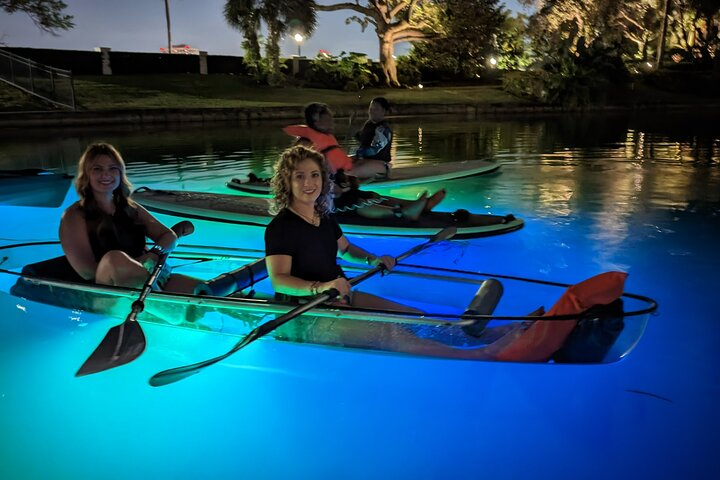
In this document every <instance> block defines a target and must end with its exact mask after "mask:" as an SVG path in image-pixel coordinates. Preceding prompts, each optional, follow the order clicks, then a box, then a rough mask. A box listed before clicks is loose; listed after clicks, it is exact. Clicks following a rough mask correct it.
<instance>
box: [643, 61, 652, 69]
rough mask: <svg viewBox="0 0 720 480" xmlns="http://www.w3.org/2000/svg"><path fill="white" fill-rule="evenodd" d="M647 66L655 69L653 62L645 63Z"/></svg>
mask: <svg viewBox="0 0 720 480" xmlns="http://www.w3.org/2000/svg"><path fill="white" fill-rule="evenodd" d="M645 65H646V66H647V67H648V68H653V64H652V62H645Z"/></svg>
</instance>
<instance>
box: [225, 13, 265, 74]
mask: <svg viewBox="0 0 720 480" xmlns="http://www.w3.org/2000/svg"><path fill="white" fill-rule="evenodd" d="M259 4H260V2H259V1H256V0H228V1H227V2H225V12H224V13H225V21H227V22H228V24H229V25H230V26H231V27H233V28H235V29H236V30H239V31H240V32H241V33H242V34H243V37H244V38H245V39H244V40H243V42H242V48H243V50H244V51H245V57H244V58H243V61H244V63H245V65H246V66H247V67H248V70H249V71H250V73H251V74H252V75H253V76H255V77H256V78H258V76H259V74H260V59H261V56H260V42H259V40H258V32H259V31H260V10H259Z"/></svg>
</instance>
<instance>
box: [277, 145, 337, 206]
mask: <svg viewBox="0 0 720 480" xmlns="http://www.w3.org/2000/svg"><path fill="white" fill-rule="evenodd" d="M307 159H310V160H313V161H314V162H315V163H317V165H318V167H320V175H321V176H322V190H321V191H320V196H319V197H318V198H317V200H316V201H315V211H316V212H317V213H318V215H320V216H325V215H328V214H329V213H330V211H331V210H332V195H331V193H330V187H331V183H330V174H329V171H328V166H327V163H326V162H325V157H324V156H323V155H322V154H321V153H318V152H316V151H315V150H313V149H311V148H308V147H304V146H302V145H297V146H295V147H292V148H288V149H287V150H285V151H284V152H283V153H282V155H280V158H279V159H278V161H277V162H276V163H275V173H274V175H273V177H272V180H271V181H270V187H271V188H272V193H273V199H272V201H271V203H270V213H271V214H272V215H277V214H278V213H279V212H280V211H281V210H282V209H284V208H288V207H289V206H290V203H291V202H292V174H293V172H294V171H295V169H296V168H297V165H298V164H299V163H300V162H302V161H303V160H307Z"/></svg>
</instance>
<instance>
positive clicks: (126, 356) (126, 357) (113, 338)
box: [75, 220, 194, 377]
mask: <svg viewBox="0 0 720 480" xmlns="http://www.w3.org/2000/svg"><path fill="white" fill-rule="evenodd" d="M172 230H173V231H174V232H175V234H176V235H177V236H178V237H182V236H185V235H189V234H191V233H192V232H193V231H194V227H193V225H192V223H190V222H188V221H187V220H185V221H182V222H180V223H178V224H176V225H175V226H173V227H172ZM168 255H169V253H168V252H164V253H163V254H162V255H160V257H159V258H158V262H157V264H156V265H155V268H153V270H152V272H151V273H150V276H149V277H148V279H147V280H146V281H145V284H144V285H143V287H142V290H141V291H140V296H139V297H138V298H137V300H135V301H134V302H133V303H132V307H131V310H130V313H129V314H128V315H127V317H125V321H124V322H123V323H121V324H119V325H116V326H114V327H112V328H111V329H110V330H108V333H107V334H106V335H105V338H103V339H102V341H101V342H100V344H99V345H98V346H97V348H96V349H95V351H93V353H92V354H90V356H89V357H88V359H87V360H85V363H83V364H82V366H81V367H80V369H79V370H78V371H77V373H75V376H76V377H82V376H84V375H90V374H93V373H99V372H103V371H105V370H109V369H111V368H115V367H119V366H120V365H125V364H126V363H129V362H131V361H133V360H135V359H136V358H137V357H139V356H140V355H141V354H142V353H143V352H144V351H145V345H146V344H147V342H146V340H145V333H144V332H143V330H142V327H141V326H140V324H139V323H138V321H137V317H138V315H140V313H142V311H143V310H144V309H145V299H146V298H147V296H148V295H149V294H150V292H151V291H152V288H153V285H155V282H156V281H157V279H158V277H159V276H160V272H162V269H163V268H164V267H165V262H166V261H167V258H168Z"/></svg>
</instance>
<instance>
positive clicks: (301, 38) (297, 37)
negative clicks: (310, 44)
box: [295, 33, 305, 57]
mask: <svg viewBox="0 0 720 480" xmlns="http://www.w3.org/2000/svg"><path fill="white" fill-rule="evenodd" d="M303 40H305V37H303V36H302V35H301V34H299V33H296V34H295V41H296V42H297V44H298V57H299V56H301V55H300V44H301V43H302V41H303Z"/></svg>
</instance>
